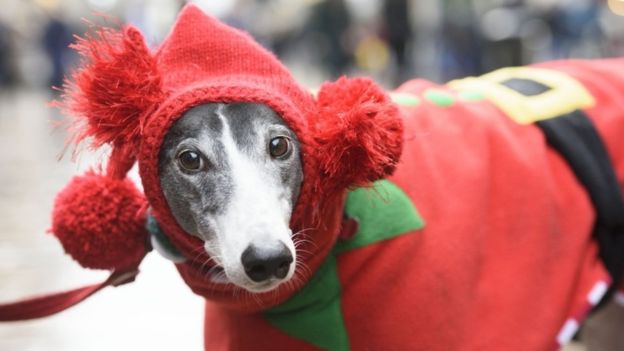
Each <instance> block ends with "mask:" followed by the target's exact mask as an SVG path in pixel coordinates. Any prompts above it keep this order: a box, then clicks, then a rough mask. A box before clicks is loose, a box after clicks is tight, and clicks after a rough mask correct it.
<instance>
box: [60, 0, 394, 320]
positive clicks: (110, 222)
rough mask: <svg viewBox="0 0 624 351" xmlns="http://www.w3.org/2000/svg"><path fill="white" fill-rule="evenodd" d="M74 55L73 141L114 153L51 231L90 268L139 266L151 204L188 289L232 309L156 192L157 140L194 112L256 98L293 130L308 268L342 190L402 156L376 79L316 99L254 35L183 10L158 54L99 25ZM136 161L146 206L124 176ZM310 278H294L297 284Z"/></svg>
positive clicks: (69, 191)
mask: <svg viewBox="0 0 624 351" xmlns="http://www.w3.org/2000/svg"><path fill="white" fill-rule="evenodd" d="M75 48H77V50H78V51H79V52H80V53H81V55H82V56H83V64H82V66H81V68H80V69H79V70H77V71H76V72H75V73H74V74H73V76H72V79H71V81H70V83H68V85H67V86H66V89H65V95H64V101H63V102H62V103H61V106H62V107H63V108H64V109H65V111H66V112H68V113H71V114H72V115H75V116H77V118H76V120H75V121H76V123H74V124H73V126H74V128H75V133H76V134H75V135H76V141H80V140H82V139H84V138H87V137H89V138H91V139H92V144H93V145H94V146H96V147H98V146H100V145H103V144H109V145H111V146H112V150H113V151H112V154H111V157H110V159H109V163H108V166H107V169H106V173H105V174H100V173H96V172H90V173H87V174H86V175H85V176H82V177H77V178H75V179H74V180H72V182H71V183H70V184H69V185H68V186H67V187H66V188H65V189H64V190H63V191H62V192H61V193H60V194H59V196H58V197H57V200H56V204H55V210H54V214H53V225H52V231H53V233H54V234H55V235H56V236H57V237H58V238H59V239H60V240H61V242H62V244H63V247H64V248H65V250H66V251H67V252H68V253H69V254H70V255H72V257H73V258H74V259H76V260H77V261H78V262H79V263H80V264H82V265H83V266H85V267H90V268H105V269H117V270H120V269H127V268H129V267H130V268H131V267H136V266H137V265H138V264H139V263H140V261H141V259H142V257H143V256H144V255H145V253H146V252H147V247H148V246H147V244H146V243H147V242H148V240H147V233H146V232H145V230H144V229H143V228H144V223H145V218H146V211H147V208H148V207H151V209H152V213H153V215H154V217H155V218H156V220H157V221H158V223H159V225H160V227H161V228H162V229H163V231H164V232H165V233H166V235H167V236H168V238H169V239H170V241H171V242H172V244H173V245H174V246H175V247H176V248H177V249H178V250H179V251H180V252H181V253H182V254H183V255H185V256H186V257H187V258H189V260H187V262H185V263H183V264H179V265H178V268H179V270H180V272H181V273H182V276H183V277H184V278H185V280H186V281H187V283H189V285H190V286H191V287H192V288H193V290H194V291H195V292H197V293H199V294H201V295H203V296H206V297H208V298H213V299H217V300H220V301H223V302H225V303H229V304H231V305H236V303H235V302H232V301H226V300H227V299H228V298H229V299H231V298H232V296H233V294H231V289H232V287H231V286H228V285H223V284H221V285H216V284H212V283H210V282H209V281H207V280H206V278H205V277H204V276H203V275H202V274H201V272H200V269H199V267H200V266H201V263H204V262H206V260H207V258H208V257H206V256H205V254H204V255H200V256H197V252H198V250H199V249H198V248H199V247H201V246H202V245H203V244H202V242H201V241H200V240H199V239H197V238H196V237H194V236H191V235H189V234H187V233H186V232H184V230H183V229H182V228H181V227H180V226H179V225H178V224H177V222H176V221H175V219H174V218H173V216H172V214H171V211H170V210H169V207H168V205H167V202H166V201H165V198H164V196H163V192H162V190H161V187H160V180H159V174H158V155H159V151H160V147H161V144H162V141H163V139H164V137H165V135H166V133H167V131H168V130H169V128H170V127H171V126H172V125H173V123H174V122H175V121H176V120H177V119H178V118H179V117H181V116H182V114H183V113H184V112H185V111H187V110H188V109H190V108H191V107H193V106H196V105H199V104H203V103H208V102H225V103H227V102H258V103H263V104H265V105H267V106H269V107H271V108H272V109H273V110H274V111H276V112H277V113H278V114H279V115H280V116H282V118H283V119H284V121H285V122H286V123H287V124H288V126H289V127H290V128H291V129H292V130H293V131H294V132H295V133H296V134H297V137H298V139H299V141H300V142H301V152H302V155H301V156H302V160H303V173H304V181H303V185H302V189H301V193H300V197H299V199H298V202H297V205H296V206H295V210H294V213H293V216H292V221H291V228H292V230H293V232H295V231H298V230H301V229H304V228H315V230H314V231H313V233H311V234H310V236H311V237H312V238H313V240H314V243H313V244H309V246H307V247H302V248H301V251H302V252H309V253H310V254H308V255H306V257H305V258H304V260H305V261H306V264H307V266H308V267H309V268H311V270H312V271H314V270H316V268H318V266H319V265H320V264H321V262H322V260H323V259H324V257H325V256H326V254H327V253H328V252H329V250H330V249H331V247H332V245H333V243H334V241H335V240H336V236H337V234H338V231H339V225H340V219H341V215H342V205H343V203H342V202H343V198H344V193H345V190H346V189H347V188H349V187H354V186H365V185H367V184H369V183H370V182H372V181H374V180H376V179H379V178H382V177H384V176H386V175H388V174H390V173H391V172H392V171H393V169H394V166H395V165H396V163H397V161H398V158H399V156H400V153H401V147H402V135H401V133H402V123H401V121H400V117H399V116H398V111H397V108H396V107H395V106H394V104H392V102H391V101H390V99H389V98H388V96H387V95H386V94H385V93H384V92H383V90H382V89H381V88H379V87H378V86H377V85H375V84H374V83H373V82H372V81H370V80H368V79H364V78H359V79H346V78H341V79H339V80H338V81H337V82H335V83H327V84H325V85H323V86H322V87H321V89H320V91H319V93H318V96H317V98H316V99H315V98H314V97H313V96H312V95H311V94H310V93H309V92H307V91H306V90H305V89H303V88H302V87H300V86H299V85H298V84H297V83H296V82H295V81H294V79H293V78H292V76H291V75H290V73H289V72H288V71H287V70H286V68H285V67H284V66H283V65H282V64H281V63H280V62H279V61H278V60H277V59H276V58H275V57H274V56H273V55H272V54H271V53H269V52H268V51H267V50H265V49H264V48H262V47H261V46H260V45H258V44H257V43H255V42H254V41H253V39H252V38H251V37H250V36H248V35H247V34H246V33H243V32H241V31H238V30H236V29H233V28H230V27H228V26H226V25H224V24H222V23H220V22H218V21H217V20H216V19H214V18H211V17H209V16H206V15H205V14H204V13H203V12H201V10H199V9H198V8H197V7H195V6H193V5H187V6H186V7H185V8H184V9H183V10H182V12H181V14H180V15H179V18H178V20H177V22H176V24H175V26H174V28H173V30H172V32H171V33H170V34H169V36H168V37H167V39H166V40H165V41H164V42H163V43H162V45H161V46H160V48H159V49H158V50H157V51H156V52H151V51H150V50H149V49H148V48H147V46H146V44H145V42H144V39H143V37H142V35H141V33H140V32H139V31H138V30H137V29H136V28H134V27H132V26H127V27H124V28H123V29H122V30H121V31H114V30H110V29H100V30H98V32H97V34H96V35H95V36H87V37H86V38H84V39H80V40H79V42H78V43H77V44H75ZM137 160H138V164H139V171H140V174H141V179H142V182H143V188H144V191H145V195H146V196H145V197H146V198H147V201H146V200H145V199H144V198H143V196H142V195H141V194H140V192H139V191H138V190H137V189H136V188H134V186H133V185H132V183H131V182H130V181H128V180H127V179H126V177H125V176H126V173H127V172H128V170H129V169H130V168H131V167H132V166H133V164H134V163H135V161H137ZM199 251H201V250H199ZM202 256H203V257H202ZM308 274H309V273H307V272H306V273H301V274H300V278H301V280H302V281H303V282H305V281H307V280H308V279H309V278H310V277H309V275H308ZM280 289H281V290H280V291H281V293H280V294H279V297H278V298H277V299H276V298H275V294H274V293H270V294H267V296H268V297H269V298H270V300H271V301H270V302H267V304H275V303H279V302H281V301H283V300H284V299H285V298H287V297H288V296H289V295H290V294H291V293H292V292H293V291H294V288H293V287H292V285H291V286H289V287H281V288H280ZM262 296H263V294H261V295H260V296H259V298H260V299H261V301H264V300H262V299H263V297H262ZM267 301H268V300H267ZM255 307H256V308H258V305H255ZM245 309H249V308H245Z"/></svg>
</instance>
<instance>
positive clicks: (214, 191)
mask: <svg viewBox="0 0 624 351" xmlns="http://www.w3.org/2000/svg"><path fill="white" fill-rule="evenodd" d="M219 114H220V115H221V116H223V117H224V120H225V121H226V122H227V123H228V126H229V129H230V130H231V132H232V135H233V138H234V140H235V142H236V145H237V146H238V147H239V148H240V150H242V151H243V152H244V153H245V154H247V155H249V156H250V157H252V158H254V159H256V160H258V162H260V163H261V164H262V165H263V169H264V170H266V172H267V173H269V174H270V176H272V177H275V178H276V179H279V182H280V183H281V185H282V186H283V187H284V188H285V189H287V190H288V193H289V194H290V197H291V199H290V201H291V208H294V205H295V202H296V200H297V198H298V194H299V188H300V186H301V182H302V180H303V171H302V166H301V159H300V155H299V142H298V140H297V137H296V135H295V133H294V132H292V131H291V130H290V129H289V128H288V126H287V125H286V123H284V121H283V120H282V119H281V118H280V117H279V116H278V115H277V114H276V113H275V112H274V111H273V110H271V109H270V108H268V107H267V106H265V105H262V104H256V103H235V104H217V103H209V104H204V105H200V106H197V107H194V108H192V109H190V110H188V111H187V112H186V113H184V114H183V116H182V117H181V118H180V119H179V120H178V121H177V122H176V123H175V124H174V125H173V126H172V127H171V129H170V130H169V131H168V133H167V135H166V136H165V140H164V142H163V145H162V147H161V150H160V155H159V172H160V182H161V187H162V189H163V193H164V195H165V198H166V200H167V203H168V205H169V208H170V209H171V212H172V214H173V216H174V217H175V219H176V220H177V222H178V224H179V225H180V226H181V227H182V228H183V229H184V230H185V231H186V232H188V233H189V234H192V235H195V236H197V237H199V238H201V239H203V240H204V241H207V240H210V239H211V237H212V236H214V232H215V230H216V228H214V223H213V221H211V220H210V219H211V217H212V216H215V215H216V214H219V213H221V212H222V211H223V210H224V209H225V208H226V206H227V204H228V202H229V200H230V197H231V194H232V191H233V186H234V185H233V184H234V182H233V180H232V177H235V176H236V175H234V174H232V172H231V168H230V166H229V164H228V161H227V155H225V151H224V148H223V144H222V143H221V141H220V140H221V136H222V132H223V125H222V123H223V122H222V121H221V119H220V118H219ZM278 135H285V136H288V137H289V138H290V139H291V140H292V141H293V143H292V144H293V147H294V150H293V154H292V156H290V157H289V158H287V159H285V160H279V159H277V160H276V159H272V158H271V157H270V155H269V154H268V144H269V141H270V140H271V139H272V138H273V137H275V136H278ZM186 148H188V149H193V150H197V151H199V152H200V153H201V154H202V155H203V157H204V158H205V160H206V161H207V162H208V169H207V170H206V171H200V172H197V173H188V172H185V171H183V170H182V169H181V168H180V166H179V165H178V163H177V160H176V156H177V155H178V153H179V152H181V151H182V150H184V149H186Z"/></svg>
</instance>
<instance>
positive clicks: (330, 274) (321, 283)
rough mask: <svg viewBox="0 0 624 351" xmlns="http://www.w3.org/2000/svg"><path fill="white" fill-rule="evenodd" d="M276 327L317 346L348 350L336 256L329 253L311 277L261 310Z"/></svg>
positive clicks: (327, 348)
mask: <svg viewBox="0 0 624 351" xmlns="http://www.w3.org/2000/svg"><path fill="white" fill-rule="evenodd" d="M264 317H265V318H266V319H267V320H268V321H269V323H271V324H272V325H273V326H275V327H276V328H278V329H280V330H281V331H283V332H284V333H286V334H288V335H290V336H293V337H295V338H298V339H302V340H305V341H307V342H309V343H311V344H313V345H315V346H317V347H320V348H322V349H325V350H332V351H348V350H349V337H348V334H347V329H346V327H345V324H344V319H343V316H342V309H341V307H340V280H339V278H338V269H337V265H336V256H335V255H334V253H330V254H329V256H328V257H327V259H326V260H325V262H324V263H323V264H322V265H321V267H320V268H319V270H318V271H317V272H316V273H315V275H314V277H313V278H312V280H310V282H309V283H308V284H306V286H305V287H304V288H303V289H302V290H301V291H299V292H298V293H297V294H296V295H294V296H293V297H291V298H290V299H289V300H288V301H286V302H285V303H283V304H281V305H279V306H276V307H274V308H272V309H269V310H267V311H265V312H264Z"/></svg>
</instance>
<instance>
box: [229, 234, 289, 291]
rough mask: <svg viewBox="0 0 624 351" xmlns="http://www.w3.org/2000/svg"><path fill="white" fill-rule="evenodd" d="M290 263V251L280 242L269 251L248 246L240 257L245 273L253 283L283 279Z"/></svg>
mask: <svg viewBox="0 0 624 351" xmlns="http://www.w3.org/2000/svg"><path fill="white" fill-rule="evenodd" d="M292 261H293V257H292V255H291V253H290V250H288V247H286V245H285V244H284V243H283V242H281V241H280V242H279V245H276V246H275V247H274V248H270V249H267V248H258V247H256V246H254V245H249V246H248V247H247V248H246V249H245V251H244V252H243V254H242V256H241V262H242V263H243V267H244V268H245V273H247V276H249V278H251V280H253V281H254V282H261V281H263V280H267V279H269V278H271V277H277V278H280V279H282V278H284V277H285V276H286V275H287V274H288V271H289V270H290V264H291V263H292Z"/></svg>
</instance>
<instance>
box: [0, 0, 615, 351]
mask: <svg viewBox="0 0 624 351" xmlns="http://www.w3.org/2000/svg"><path fill="white" fill-rule="evenodd" d="M186 2H187V1H183V0H123V1H122V0H2V1H1V2H0V184H1V186H0V301H9V300H13V299H17V298H21V297H26V296H31V295H33V294H38V293H45V292H53V291H58V290H62V289H69V288H74V287H77V286H80V285H83V284H87V283H93V282H97V281H98V280H102V279H104V277H105V276H106V273H105V272H96V271H87V270H83V269H81V268H80V267H78V265H77V264H75V263H74V262H73V261H72V260H71V259H70V258H69V257H67V256H65V255H64V254H63V251H62V248H61V247H60V245H59V244H58V242H57V241H56V240H55V239H54V238H52V237H51V236H50V235H47V234H46V230H47V228H49V225H50V224H49V221H50V211H51V208H52V202H53V199H54V195H55V193H56V192H57V191H58V190H59V189H60V188H61V187H62V186H63V185H64V184H65V183H66V182H67V181H68V180H69V178H70V177H71V175H73V174H77V173H79V172H81V171H82V170H84V169H86V168H88V167H90V166H91V165H94V164H96V163H98V162H99V161H100V160H102V159H103V156H102V154H101V153H100V154H88V153H82V154H81V155H80V156H78V157H76V158H74V159H72V158H71V157H69V155H66V156H65V157H63V158H61V159H59V156H60V155H61V153H62V151H63V150H64V140H65V138H66V135H65V134H64V132H63V131H62V130H57V129H56V128H54V124H55V123H54V122H56V121H59V120H60V119H61V116H60V115H59V114H58V112H57V111H55V110H53V109H50V108H48V107H47V106H46V104H47V102H48V101H50V100H53V99H54V98H55V94H56V93H55V91H54V90H53V89H52V88H51V87H53V86H61V85H62V82H63V76H64V75H65V74H66V73H67V72H68V71H70V70H71V68H72V67H73V66H75V65H76V63H77V61H76V55H75V54H74V52H73V51H72V50H70V49H69V48H68V45H69V44H70V43H71V42H72V40H73V33H79V34H81V33H83V32H85V30H86V29H87V25H86V23H85V21H84V19H88V20H93V21H96V22H99V23H102V22H103V21H104V22H108V23H109V24H111V25H114V24H115V23H116V22H120V23H125V22H130V23H133V24H134V25H136V26H138V27H139V28H141V30H142V31H143V32H144V33H145V36H146V37H147V38H148V40H149V42H150V44H151V45H152V46H153V47H154V48H156V47H157V45H158V43H159V42H160V41H161V40H162V39H163V38H164V37H165V35H166V34H167V32H168V30H169V28H170V26H171V24H172V23H173V22H174V20H175V17H176V14H177V12H178V10H179V9H180V8H181V7H182V6H183V5H184V4H185V3H186ZM193 2H195V3H197V4H198V5H200V6H201V7H202V8H203V9H204V10H205V11H206V12H208V13H211V14H213V15H215V16H217V17H219V18H221V19H222V20H224V21H225V22H227V23H229V24H230V25H233V26H236V27H239V28H242V29H244V30H246V31H248V32H250V33H251V34H252V35H253V36H254V37H255V38H256V39H257V40H258V41H260V42H261V43H262V44H263V45H264V46H266V47H267V48H269V49H270V50H272V51H273V52H275V53H276V54H277V55H278V56H279V57H280V58H281V59H282V60H283V61H284V63H285V64H286V65H287V66H288V67H289V68H290V69H291V70H292V71H293V73H294V75H295V76H296V77H297V79H298V80H299V81H300V82H302V83H303V84H304V85H306V86H309V87H310V88H313V87H315V86H317V85H319V84H320V83H321V82H323V81H324V80H327V79H333V78H336V77H338V76H339V75H341V74H348V75H367V76H371V77H373V78H374V79H376V80H377V81H379V82H380V83H382V84H383V85H384V86H386V87H388V88H390V87H394V86H397V85H398V84H400V83H401V82H403V81H405V80H407V79H409V78H410V77H421V78H427V79H430V80H434V81H437V82H444V81H447V80H450V79H453V78H457V77H462V76H467V75H476V74H481V73H484V72H487V71H490V70H493V69H495V68H498V67H504V66H512V65H521V64H527V63H532V62H537V61H544V60H549V59H558V58H566V57H579V58H597V57H613V56H623V55H624V17H621V16H624V1H623V0H608V1H607V0H604V1H598V0H444V1H442V0H411V1H410V0H324V1H323V0H307V1H304V0H300V1H298V0H204V1H193ZM97 13H106V14H110V15H113V16H114V17H116V18H117V19H116V20H115V19H110V18H109V19H106V20H102V19H101V18H100V17H98V16H97V15H96V14H97ZM142 271H143V273H142V274H141V275H139V277H138V280H137V282H135V283H133V284H130V285H127V286H123V287H119V288H116V289H112V288H109V289H107V290H105V292H102V293H100V294H98V295H97V296H96V297H94V298H92V299H91V300H89V301H88V302H86V303H83V304H81V305H79V306H78V307H75V308H73V309H71V310H69V311H67V312H64V313H62V314H60V315H58V316H54V317H51V318H47V319H44V320H40V321H32V322H24V323H10V324H0V350H2V351H12V350H48V351H53V350H110V349H120V350H126V349H146V350H165V349H176V350H197V351H199V350H201V349H202V334H201V333H202V328H203V326H202V313H203V310H202V301H201V299H200V298H198V297H196V296H194V295H193V294H192V293H191V292H190V291H189V289H188V288H187V287H186V286H185V285H184V283H183V282H182V281H181V279H180V278H179V277H178V276H177V273H176V272H175V269H174V268H173V266H172V265H171V264H170V263H168V262H166V261H165V260H164V259H162V258H161V257H158V255H157V254H152V255H149V256H148V258H147V259H146V260H145V261H144V263H143V265H142ZM519 342H521V341H519ZM572 347H573V348H574V349H578V350H583V349H584V346H583V345H581V344H576V345H575V346H572Z"/></svg>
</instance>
